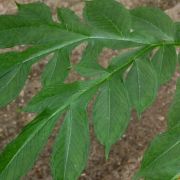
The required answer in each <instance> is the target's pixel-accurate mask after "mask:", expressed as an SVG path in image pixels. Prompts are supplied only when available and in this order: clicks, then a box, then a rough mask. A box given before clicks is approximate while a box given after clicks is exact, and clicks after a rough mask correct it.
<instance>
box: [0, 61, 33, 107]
mask: <svg viewBox="0 0 180 180" xmlns="http://www.w3.org/2000/svg"><path fill="white" fill-rule="evenodd" d="M29 70H30V66H29V65H23V64H22V65H19V66H17V67H15V68H14V69H12V70H11V71H9V72H7V73H6V74H4V75H3V76H1V77H0V94H1V96H0V107H2V106H5V105H6V104H8V103H10V102H11V101H12V100H13V99H15V98H16V97H17V96H18V95H19V93H20V91H21V89H22V88H23V86H24V84H25V81H26V79H27V77H28V74H29Z"/></svg>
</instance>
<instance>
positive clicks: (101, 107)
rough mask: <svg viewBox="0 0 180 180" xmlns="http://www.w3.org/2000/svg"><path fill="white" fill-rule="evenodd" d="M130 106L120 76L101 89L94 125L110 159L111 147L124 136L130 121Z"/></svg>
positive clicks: (103, 85) (95, 106) (109, 80)
mask: <svg viewBox="0 0 180 180" xmlns="http://www.w3.org/2000/svg"><path fill="white" fill-rule="evenodd" d="M130 110H131V108H130V104H129V98H128V95H127V91H126V89H125V87H124V84H123V83H122V81H121V78H120V76H117V75H116V76H113V77H111V78H110V79H108V80H107V81H106V82H104V84H102V86H101V87H100V90H99V93H98V96H97V98H96V101H95V104H94V108H93V124H94V128H95V133H96V136H97V138H98V140H99V141H100V142H101V144H103V145H104V146H105V151H106V157H108V154H109V151H110V148H111V145H112V144H114V143H115V142H116V141H117V140H119V139H120V137H121V136H122V135H123V134H124V132H125V130H126V128H127V125H128V124H129V120H130Z"/></svg>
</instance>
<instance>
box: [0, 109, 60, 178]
mask: <svg viewBox="0 0 180 180" xmlns="http://www.w3.org/2000/svg"><path fill="white" fill-rule="evenodd" d="M58 118H59V112H55V113H51V112H47V111H44V112H42V113H41V114H40V115H38V116H37V117H36V118H35V119H34V120H33V121H32V122H31V123H29V124H28V125H27V126H26V127H25V128H24V129H23V131H22V132H21V133H20V134H19V136H18V137H16V139H15V140H13V141H12V142H11V143H10V144H9V145H7V147H6V148H5V149H4V151H3V152H2V153H1V154H0V162H1V163H0V179H8V180H14V179H20V177H22V176H23V175H25V173H27V171H28V170H29V169H30V168H31V167H32V166H33V164H34V162H35V160H36V158H37V156H38V155H39V153H40V151H41V150H42V148H43V146H44V145H45V143H46V142H47V140H48V137H49V135H50V133H51V132H52V129H53V127H54V126H55V123H56V121H57V120H58Z"/></svg>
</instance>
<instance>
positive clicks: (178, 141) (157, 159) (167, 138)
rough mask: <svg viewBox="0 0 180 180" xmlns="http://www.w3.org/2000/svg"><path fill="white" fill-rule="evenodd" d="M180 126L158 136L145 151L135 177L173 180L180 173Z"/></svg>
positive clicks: (152, 179) (151, 179)
mask: <svg viewBox="0 0 180 180" xmlns="http://www.w3.org/2000/svg"><path fill="white" fill-rule="evenodd" d="M179 134H180V126H176V127H175V128H173V129H171V130H169V131H167V132H165V133H163V134H161V135H159V136H157V137H156V138H155V139H154V140H153V141H152V143H151V145H150V147H149V148H148V149H147V151H146V152H145V155H144V158H143V161H142V164H141V169H140V170H139V172H138V173H137V175H136V177H135V179H140V178H141V177H143V178H144V179H147V180H148V179H150V180H157V179H158V180H171V179H174V177H175V176H176V175H179V173H180V156H179V153H180V136H179Z"/></svg>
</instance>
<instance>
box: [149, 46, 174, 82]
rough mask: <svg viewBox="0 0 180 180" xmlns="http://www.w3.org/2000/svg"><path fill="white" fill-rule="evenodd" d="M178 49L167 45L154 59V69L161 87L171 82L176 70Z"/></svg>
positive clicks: (160, 49) (161, 48)
mask: <svg viewBox="0 0 180 180" xmlns="http://www.w3.org/2000/svg"><path fill="white" fill-rule="evenodd" d="M176 59H177V55H176V49H175V47H174V46H171V45H166V46H162V47H160V48H159V50H158V51H157V52H156V54H155V55H154V57H153V58H152V61H151V62H152V64H153V67H154V69H155V71H156V73H157V76H158V81H159V85H162V84H164V83H166V82H167V81H169V80H170V79H171V77H172V76H173V74H174V72H175V69H176Z"/></svg>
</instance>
